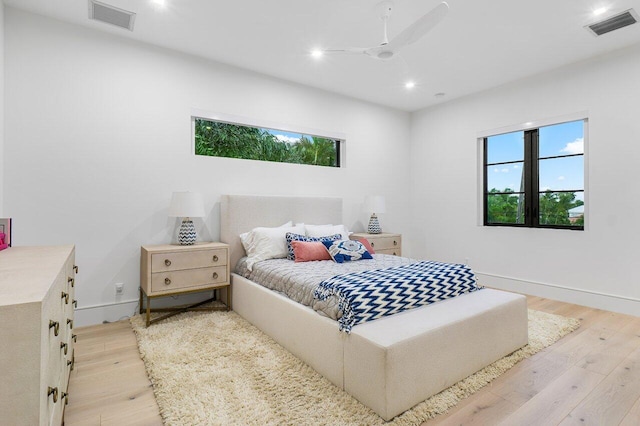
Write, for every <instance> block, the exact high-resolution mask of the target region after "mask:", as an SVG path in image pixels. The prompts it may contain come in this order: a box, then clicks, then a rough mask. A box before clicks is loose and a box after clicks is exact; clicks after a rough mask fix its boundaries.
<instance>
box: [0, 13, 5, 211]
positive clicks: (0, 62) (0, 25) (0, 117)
mask: <svg viewBox="0 0 640 426" xmlns="http://www.w3.org/2000/svg"><path fill="white" fill-rule="evenodd" d="M3 206H4V2H3V1H0V217H4V216H3Z"/></svg>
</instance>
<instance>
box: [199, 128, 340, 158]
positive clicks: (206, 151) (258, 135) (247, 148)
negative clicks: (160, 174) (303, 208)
mask: <svg viewBox="0 0 640 426" xmlns="http://www.w3.org/2000/svg"><path fill="white" fill-rule="evenodd" d="M194 120H195V135H194V136H195V137H194V143H195V153H196V155H205V156H212V157H227V158H242V159H245V160H259V161H275V162H280V163H295V164H309V165H314V166H328V167H340V142H341V141H340V140H338V139H332V138H326V137H322V136H316V135H307V134H302V133H295V132H288V131H282V130H276V129H267V128H261V127H251V126H245V125H242V124H234V123H225V122H221V121H214V120H208V119H204V118H197V117H194Z"/></svg>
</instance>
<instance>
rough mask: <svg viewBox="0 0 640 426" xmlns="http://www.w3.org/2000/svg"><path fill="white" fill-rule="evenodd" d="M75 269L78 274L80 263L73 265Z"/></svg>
mask: <svg viewBox="0 0 640 426" xmlns="http://www.w3.org/2000/svg"><path fill="white" fill-rule="evenodd" d="M73 270H74V271H76V274H77V273H78V265H73Z"/></svg>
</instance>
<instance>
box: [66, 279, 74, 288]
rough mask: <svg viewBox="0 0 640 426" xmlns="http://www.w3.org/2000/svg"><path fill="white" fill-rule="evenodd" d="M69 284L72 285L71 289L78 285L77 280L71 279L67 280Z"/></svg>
mask: <svg viewBox="0 0 640 426" xmlns="http://www.w3.org/2000/svg"><path fill="white" fill-rule="evenodd" d="M67 282H68V283H70V284H71V287H75V285H76V280H74V279H73V278H71V277H69V278H67Z"/></svg>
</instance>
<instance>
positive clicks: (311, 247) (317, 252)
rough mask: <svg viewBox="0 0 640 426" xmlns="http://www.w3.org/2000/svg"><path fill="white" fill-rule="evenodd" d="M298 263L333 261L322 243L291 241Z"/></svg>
mask: <svg viewBox="0 0 640 426" xmlns="http://www.w3.org/2000/svg"><path fill="white" fill-rule="evenodd" d="M291 245H292V246H293V255H294V256H295V261H296V262H310V261H312V260H331V256H329V252H328V251H327V248H326V247H325V246H324V244H322V243H321V242H315V241H313V242H306V241H291Z"/></svg>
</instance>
